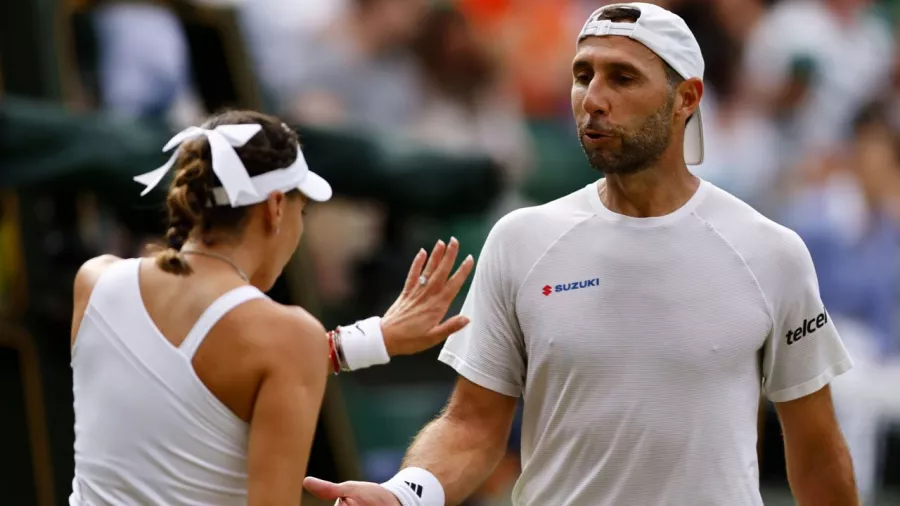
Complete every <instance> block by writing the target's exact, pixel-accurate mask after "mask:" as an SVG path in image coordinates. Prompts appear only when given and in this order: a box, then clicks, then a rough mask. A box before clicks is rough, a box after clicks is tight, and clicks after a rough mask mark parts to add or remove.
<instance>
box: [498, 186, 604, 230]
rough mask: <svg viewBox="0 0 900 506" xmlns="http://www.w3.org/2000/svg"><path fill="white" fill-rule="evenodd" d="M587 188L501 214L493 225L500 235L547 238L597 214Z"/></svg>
mask: <svg viewBox="0 0 900 506" xmlns="http://www.w3.org/2000/svg"><path fill="white" fill-rule="evenodd" d="M586 191H587V189H586V188H582V189H580V190H578V191H575V192H573V193H570V194H568V195H566V196H564V197H560V198H558V199H556V200H553V201H550V202H547V203H546V204H541V205H534V206H527V207H521V208H519V209H516V210H514V211H511V212H509V213H508V214H506V215H505V216H503V217H502V218H500V219H499V220H498V221H497V223H496V224H494V226H493V228H492V229H491V235H492V236H494V238H495V240H497V239H510V240H514V241H517V240H520V239H523V238H529V237H534V238H547V237H551V236H554V233H555V232H560V233H562V232H564V231H565V230H567V229H569V228H571V227H572V226H574V225H576V224H578V223H579V222H581V221H583V220H585V219H587V218H589V217H590V216H592V215H593V211H592V210H591V208H590V205H589V203H588V199H587V195H586V193H585V192H586Z"/></svg>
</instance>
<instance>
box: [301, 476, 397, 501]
mask: <svg viewBox="0 0 900 506" xmlns="http://www.w3.org/2000/svg"><path fill="white" fill-rule="evenodd" d="M303 487H304V488H305V489H306V490H307V491H308V492H309V493H310V494H312V495H314V496H316V497H317V498H319V499H324V500H326V501H336V502H335V503H334V504H335V506H337V505H341V506H400V501H399V500H397V498H396V497H394V494H392V493H391V492H390V491H389V490H388V489H386V488H384V487H382V486H381V485H378V484H376V483H368V482H364V481H345V482H344V483H332V482H330V481H325V480H320V479H318V478H311V477H308V478H306V479H305V480H303Z"/></svg>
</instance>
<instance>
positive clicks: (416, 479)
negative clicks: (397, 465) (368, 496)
mask: <svg viewBox="0 0 900 506" xmlns="http://www.w3.org/2000/svg"><path fill="white" fill-rule="evenodd" d="M381 486H382V487H384V488H386V489H388V490H389V491H390V492H391V493H392V494H394V497H396V498H397V500H398V501H400V504H401V505H402V506H444V487H443V486H441V482H440V481H438V479H437V478H435V476H434V475H433V474H431V473H429V472H428V471H426V470H424V469H422V468H421V467H407V468H406V469H402V470H400V472H399V473H397V474H396V475H394V477H393V478H391V479H390V480H388V481H386V482H384V483H382V484H381Z"/></svg>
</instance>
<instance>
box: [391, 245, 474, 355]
mask: <svg viewBox="0 0 900 506" xmlns="http://www.w3.org/2000/svg"><path fill="white" fill-rule="evenodd" d="M458 253H459V242H458V241H457V240H456V239H450V244H449V245H444V242H443V241H438V242H437V244H436V245H435V246H434V250H432V252H431V257H430V258H429V257H427V256H426V254H425V250H421V251H419V253H418V254H417V255H416V257H415V259H414V260H413V263H412V265H411V266H410V268H409V274H408V275H407V277H406V283H405V284H404V286H403V292H401V293H400V297H398V298H397V300H396V301H395V302H394V304H393V305H392V306H391V307H390V309H388V310H387V313H385V314H384V316H383V317H382V319H381V332H382V334H383V335H384V344H385V346H386V347H387V350H388V354H389V355H390V356H392V357H395V356H397V355H412V354H414V353H418V352H420V351H423V350H427V349H428V348H431V347H432V346H434V345H436V344H438V343H440V342H443V341H444V340H445V339H447V337H449V336H450V335H451V334H453V333H454V332H457V331H459V330H461V329H462V328H463V327H465V326H466V325H468V324H469V319H468V318H466V317H465V316H462V315H457V316H454V317H452V318H449V319H448V320H447V321H445V322H443V323H441V320H443V318H444V315H445V314H447V309H449V308H450V304H451V303H452V302H453V299H454V298H456V295H457V294H458V293H459V291H460V289H462V286H463V283H465V281H466V278H468V277H469V274H471V272H472V268H473V267H474V266H475V260H474V259H473V258H472V256H471V255H470V256H468V257H467V258H466V259H465V260H464V261H463V262H462V264H461V265H460V266H459V269H457V270H456V272H455V273H453V276H450V271H451V270H452V269H453V264H454V263H455V262H456V255H457V254H458ZM426 258H427V260H428V262H427V264H426ZM423 266H424V270H423ZM448 276H450V277H449V279H448ZM420 279H422V280H424V281H425V283H424V284H421V283H420Z"/></svg>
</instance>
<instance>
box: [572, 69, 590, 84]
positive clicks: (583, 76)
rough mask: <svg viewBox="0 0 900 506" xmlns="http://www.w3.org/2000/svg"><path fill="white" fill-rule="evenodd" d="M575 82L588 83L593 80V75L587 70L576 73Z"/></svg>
mask: <svg viewBox="0 0 900 506" xmlns="http://www.w3.org/2000/svg"><path fill="white" fill-rule="evenodd" d="M575 82H577V83H579V84H587V83H589V82H591V76H590V74H588V73H587V72H579V73H577V74H575Z"/></svg>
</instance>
